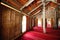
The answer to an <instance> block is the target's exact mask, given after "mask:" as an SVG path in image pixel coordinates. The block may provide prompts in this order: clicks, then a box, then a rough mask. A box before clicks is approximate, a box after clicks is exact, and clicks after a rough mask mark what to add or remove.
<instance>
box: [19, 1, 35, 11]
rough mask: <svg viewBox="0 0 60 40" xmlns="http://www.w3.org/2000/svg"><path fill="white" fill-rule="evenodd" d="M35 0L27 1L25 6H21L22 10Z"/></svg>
mask: <svg viewBox="0 0 60 40" xmlns="http://www.w3.org/2000/svg"><path fill="white" fill-rule="evenodd" d="M33 1H34V0H29V1H28V2H26V4H25V5H24V6H22V7H21V8H20V10H22V9H23V8H25V7H27V6H28V5H30V4H31V3H32V2H33Z"/></svg>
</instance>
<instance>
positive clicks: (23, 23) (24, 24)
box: [22, 16, 26, 32]
mask: <svg viewBox="0 0 60 40" xmlns="http://www.w3.org/2000/svg"><path fill="white" fill-rule="evenodd" d="M25 31H26V16H23V19H22V32H25Z"/></svg>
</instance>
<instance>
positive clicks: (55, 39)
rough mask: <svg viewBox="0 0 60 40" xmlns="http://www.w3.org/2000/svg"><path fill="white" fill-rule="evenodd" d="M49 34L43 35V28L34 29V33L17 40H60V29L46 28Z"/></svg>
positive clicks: (31, 32)
mask: <svg viewBox="0 0 60 40" xmlns="http://www.w3.org/2000/svg"><path fill="white" fill-rule="evenodd" d="M46 31H47V33H46V34H44V33H43V28H41V27H34V28H33V31H29V32H26V33H25V34H24V35H23V36H22V37H21V38H18V39H17V40H60V29H59V30H55V29H52V28H46Z"/></svg>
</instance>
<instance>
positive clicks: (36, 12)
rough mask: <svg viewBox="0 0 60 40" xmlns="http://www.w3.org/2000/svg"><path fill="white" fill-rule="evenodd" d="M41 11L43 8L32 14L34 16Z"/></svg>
mask: <svg viewBox="0 0 60 40" xmlns="http://www.w3.org/2000/svg"><path fill="white" fill-rule="evenodd" d="M40 11H41V10H39V11H37V12H36V13H35V14H33V15H32V16H34V15H36V14H38V13H39V12H40Z"/></svg>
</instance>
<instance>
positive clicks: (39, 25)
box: [38, 19, 42, 27]
mask: <svg viewBox="0 0 60 40" xmlns="http://www.w3.org/2000/svg"><path fill="white" fill-rule="evenodd" d="M38 27H42V20H41V19H38Z"/></svg>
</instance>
